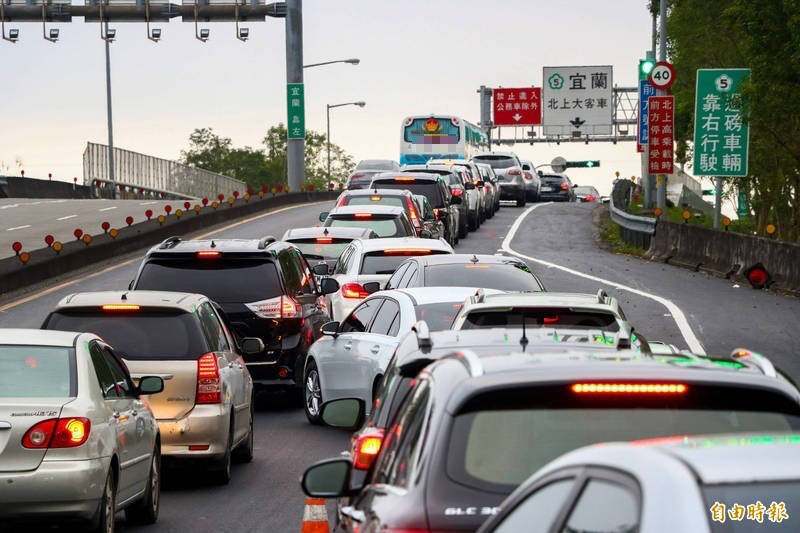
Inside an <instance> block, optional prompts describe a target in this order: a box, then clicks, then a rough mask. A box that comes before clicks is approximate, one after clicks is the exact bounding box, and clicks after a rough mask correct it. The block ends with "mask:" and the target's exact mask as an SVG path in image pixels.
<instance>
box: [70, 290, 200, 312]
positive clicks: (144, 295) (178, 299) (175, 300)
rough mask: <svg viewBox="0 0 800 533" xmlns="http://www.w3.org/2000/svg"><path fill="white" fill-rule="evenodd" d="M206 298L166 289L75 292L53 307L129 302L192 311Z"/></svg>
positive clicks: (92, 305)
mask: <svg viewBox="0 0 800 533" xmlns="http://www.w3.org/2000/svg"><path fill="white" fill-rule="evenodd" d="M207 299H208V298H206V297H205V296H203V295H202V294H193V293H188V292H168V291H141V290H137V291H97V292H77V293H73V294H70V295H69V296H65V297H64V298H62V299H61V301H59V302H58V303H57V304H56V306H55V309H56V310H59V309H68V308H76V307H100V306H102V305H107V304H130V305H141V306H146V307H164V308H170V309H180V310H182V311H185V312H187V313H191V312H194V310H195V309H197V306H198V305H199V304H201V303H203V302H204V301H206V300H207Z"/></svg>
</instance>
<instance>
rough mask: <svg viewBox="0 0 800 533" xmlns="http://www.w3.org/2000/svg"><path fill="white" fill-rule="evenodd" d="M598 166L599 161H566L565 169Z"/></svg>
mask: <svg viewBox="0 0 800 533" xmlns="http://www.w3.org/2000/svg"><path fill="white" fill-rule="evenodd" d="M599 166H600V161H567V168H595V167H599Z"/></svg>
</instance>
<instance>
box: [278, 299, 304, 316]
mask: <svg viewBox="0 0 800 533" xmlns="http://www.w3.org/2000/svg"><path fill="white" fill-rule="evenodd" d="M298 316H300V309H299V307H298V306H297V302H295V301H294V300H292V299H291V298H290V297H288V296H281V317H282V318H297V317H298Z"/></svg>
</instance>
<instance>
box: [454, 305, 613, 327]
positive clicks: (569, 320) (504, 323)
mask: <svg viewBox="0 0 800 533" xmlns="http://www.w3.org/2000/svg"><path fill="white" fill-rule="evenodd" d="M523 316H524V317H525V327H526V328H541V327H544V328H550V327H552V328H555V327H561V328H565V327H568V328H570V329H581V328H588V329H602V330H605V331H614V332H615V331H619V324H618V323H617V317H616V316H614V314H613V313H606V312H603V311H589V310H584V309H572V308H569V307H548V308H543V309H530V308H528V309H526V308H515V307H511V308H508V307H505V308H498V309H485V310H478V311H473V312H471V313H470V314H468V315H467V318H466V320H465V321H464V325H463V326H462V327H461V328H462V329H481V328H506V327H508V328H519V327H522V317H523Z"/></svg>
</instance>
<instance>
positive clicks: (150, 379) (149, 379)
mask: <svg viewBox="0 0 800 533" xmlns="http://www.w3.org/2000/svg"><path fill="white" fill-rule="evenodd" d="M163 390H164V380H163V379H161V378H160V377H158V376H143V377H142V378H141V379H140V380H139V387H138V390H137V392H138V393H139V394H158V393H159V392H161V391H163Z"/></svg>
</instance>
